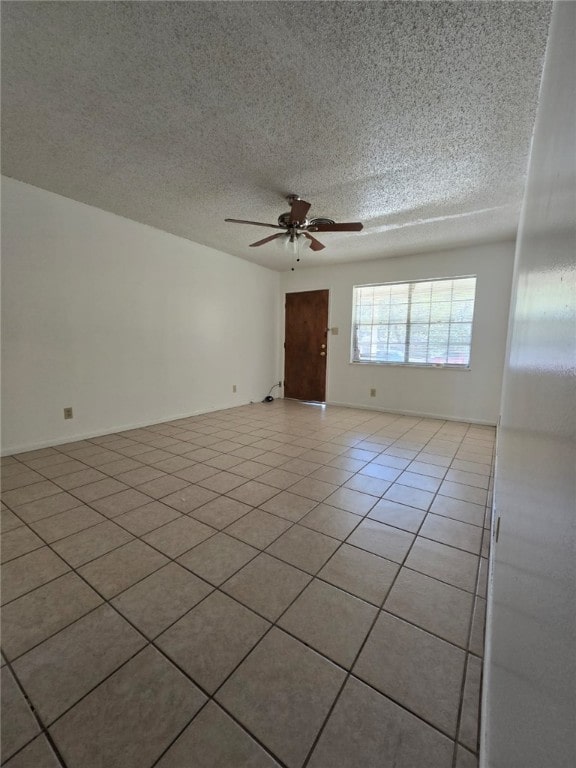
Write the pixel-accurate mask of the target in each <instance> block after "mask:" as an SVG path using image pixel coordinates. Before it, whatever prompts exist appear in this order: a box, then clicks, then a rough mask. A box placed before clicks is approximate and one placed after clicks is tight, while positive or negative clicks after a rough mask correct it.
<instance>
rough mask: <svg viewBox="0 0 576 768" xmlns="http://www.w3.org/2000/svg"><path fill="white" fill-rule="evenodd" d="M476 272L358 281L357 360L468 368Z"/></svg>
mask: <svg viewBox="0 0 576 768" xmlns="http://www.w3.org/2000/svg"><path fill="white" fill-rule="evenodd" d="M475 293H476V277H454V278H450V279H441V280H419V281H417V282H413V283H385V284H384V285H357V286H354V306H353V310H352V360H351V362H353V363H391V364H394V365H430V366H435V365H442V366H453V367H456V368H468V367H469V365H470V341H471V337H472V315H473V313H474V296H475Z"/></svg>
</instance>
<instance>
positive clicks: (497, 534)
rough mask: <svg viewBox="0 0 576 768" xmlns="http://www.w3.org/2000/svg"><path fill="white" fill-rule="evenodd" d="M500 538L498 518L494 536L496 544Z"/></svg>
mask: <svg viewBox="0 0 576 768" xmlns="http://www.w3.org/2000/svg"><path fill="white" fill-rule="evenodd" d="M499 536H500V516H498V520H496V533H495V534H494V541H495V542H496V544H498V537H499Z"/></svg>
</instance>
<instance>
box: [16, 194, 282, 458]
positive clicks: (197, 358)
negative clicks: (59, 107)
mask: <svg viewBox="0 0 576 768" xmlns="http://www.w3.org/2000/svg"><path fill="white" fill-rule="evenodd" d="M2 188H3V200H2V219H3V233H2V234H3V238H2V240H3V242H2V278H3V301H2V314H3V323H2V336H3V344H2V357H3V366H2V370H3V378H2V404H3V420H2V421H3V425H2V426H3V429H2V432H3V441H2V448H3V452H4V453H10V452H12V451H19V450H26V449H29V448H32V447H37V446H41V445H47V444H51V443H56V442H65V441H68V440H73V439H76V438H78V437H81V436H88V435H94V434H98V433H100V434H102V433H105V432H107V431H117V430H120V429H123V428H129V427H131V426H133V425H141V424H151V423H154V422H158V421H162V420H167V419H170V418H177V417H178V416H183V415H188V414H191V413H198V412H204V411H208V410H212V409H217V408H226V407H229V406H233V405H240V404H242V403H247V402H250V401H251V400H261V399H262V397H263V396H264V395H265V394H266V393H267V392H268V390H269V389H270V387H271V386H272V384H273V383H274V382H275V381H276V382H277V381H278V368H277V357H278V354H277V346H276V345H277V343H278V327H277V318H278V282H279V276H278V274H277V273H275V272H272V271H271V270H268V269H264V268H263V267H259V266H256V265H254V264H250V263H248V262H246V261H243V260H241V259H238V258H235V257H232V256H228V255H226V254H223V253H220V252H218V251H215V250H213V249H211V248H207V247H205V246H201V245H198V244H196V243H192V242H190V241H188V240H184V239H182V238H179V237H175V236H174V235H170V234H167V233H165V232H161V231H159V230H155V229H152V228H150V227H147V226H144V225H142V224H138V223H136V222H133V221H129V220H127V219H124V218H121V217H119V216H115V215H113V214H110V213H106V212H105V211H102V210H99V209H97V208H93V207H91V206H87V205H84V204H82V203H77V202H74V201H72V200H69V199H66V198H63V197H60V196H59V195H55V194H52V193H50V192H46V191H44V190H41V189H38V188H36V187H32V186H29V185H27V184H23V183H21V182H17V181H14V180H11V179H3V185H2ZM233 385H236V387H237V393H236V394H233V392H232V387H233ZM68 406H71V407H72V408H73V409H74V418H73V419H72V420H68V421H64V418H63V408H65V407H68Z"/></svg>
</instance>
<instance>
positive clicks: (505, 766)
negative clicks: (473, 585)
mask: <svg viewBox="0 0 576 768" xmlns="http://www.w3.org/2000/svg"><path fill="white" fill-rule="evenodd" d="M575 62H576V5H574V4H573V3H567V2H560V3H555V8H554V11H553V14H552V24H551V29H550V40H549V43H548V51H547V54H546V64H545V68H544V76H543V81H542V88H541V92H540V100H539V106H538V113H537V119H536V126H535V132H534V138H533V142H532V153H531V158H530V166H529V173H528V182H527V187H526V195H525V199H524V210H523V216H522V222H521V225H520V229H519V232H518V250H517V255H516V270H515V281H514V282H515V294H516V295H515V300H514V301H513V306H512V311H511V319H510V342H509V354H508V360H507V364H506V368H505V374H504V391H503V399H502V426H501V429H500V431H499V437H498V445H497V459H496V484H495V515H496V516H497V517H499V518H500V534H499V540H498V542H497V543H495V544H493V578H492V582H491V586H490V590H489V602H488V605H489V611H488V626H487V646H486V648H487V653H486V667H485V685H484V693H485V696H484V708H483V709H484V716H483V722H484V733H483V739H482V747H483V748H482V750H481V766H482V768H572V766H574V765H576V732H575V729H574V728H575V724H576V480H575V477H576V475H575V471H574V469H575V467H576V445H575V434H576V418H575V408H574V405H575V391H576V390H575V387H574V382H575V379H576V307H575V304H576V259H575V254H576V225H575V220H574V211H575V210H576V147H575V146H574V137H575V136H576V79H575V78H574V63H575Z"/></svg>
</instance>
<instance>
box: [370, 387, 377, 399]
mask: <svg viewBox="0 0 576 768" xmlns="http://www.w3.org/2000/svg"><path fill="white" fill-rule="evenodd" d="M370 397H376V390H375V389H371V390H370Z"/></svg>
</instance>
